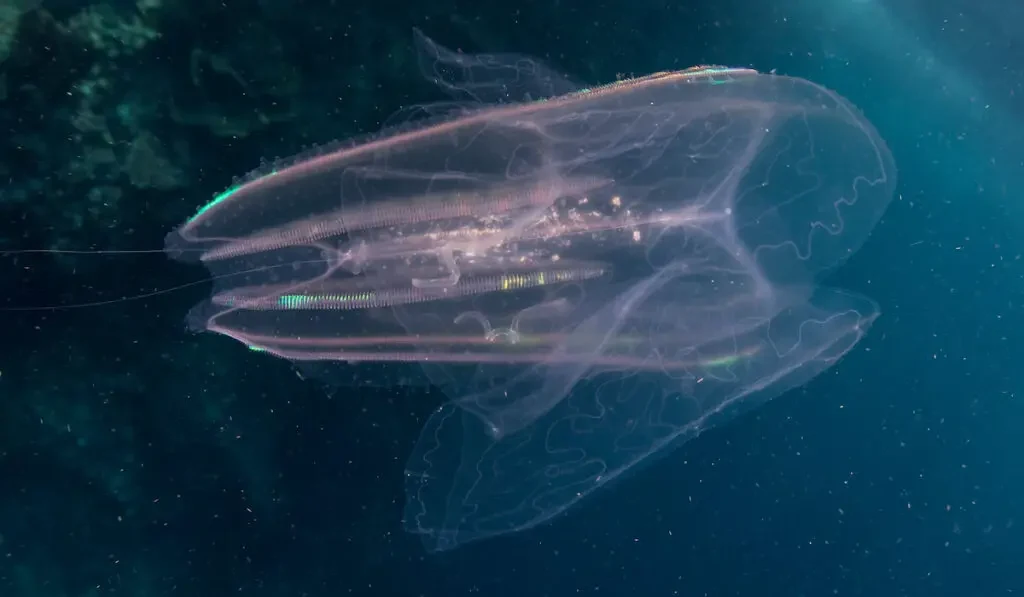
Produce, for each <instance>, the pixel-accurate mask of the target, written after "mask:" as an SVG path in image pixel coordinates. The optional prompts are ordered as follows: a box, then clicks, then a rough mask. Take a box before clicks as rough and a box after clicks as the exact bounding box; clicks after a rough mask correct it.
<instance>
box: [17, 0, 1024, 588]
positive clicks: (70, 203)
mask: <svg viewBox="0 0 1024 597" xmlns="http://www.w3.org/2000/svg"><path fill="white" fill-rule="evenodd" d="M43 4H44V6H43V8H44V9H45V10H43V11H41V10H39V9H35V10H33V11H30V12H29V13H28V14H27V15H26V16H24V17H23V18H22V19H21V25H20V27H19V29H18V37H17V38H16V39H15V43H14V44H13V45H12V48H13V49H12V50H11V52H10V55H9V57H8V58H7V59H6V60H5V61H4V62H3V63H2V65H0V68H2V69H3V70H4V80H5V93H6V95H5V96H3V97H5V98H6V99H4V100H2V101H0V122H2V123H3V125H4V131H5V134H4V139H3V141H2V143H3V153H2V154H0V171H2V173H3V175H4V179H5V181H6V183H5V185H4V187H3V190H2V193H0V218H2V219H0V239H2V241H3V244H2V247H3V248H5V249H16V248H34V247H52V248H64V249H68V248H82V249H98V248H114V249H140V248H159V245H160V240H161V239H162V238H163V236H164V234H166V232H167V231H168V230H170V229H172V228H173V227H175V226H177V225H178V224H180V222H181V221H183V220H184V219H185V218H186V217H188V216H189V215H191V214H192V213H193V212H194V210H195V209H196V208H197V207H198V206H199V205H201V204H203V203H206V202H207V201H208V200H209V198H210V197H211V196H212V195H213V194H214V193H217V192H219V191H221V190H223V189H225V188H227V187H228V186H229V185H230V184H231V180H232V177H233V176H238V175H242V174H243V173H245V172H246V171H248V170H250V169H252V168H253V167H256V166H258V165H259V160H260V158H273V157H275V156H279V155H288V154H291V153H294V152H296V151H297V150H299V149H300V148H301V146H303V145H304V144H311V143H323V142H328V141H331V140H333V139H337V138H344V137H347V136H351V135H354V134H357V133H360V132H369V131H373V130H376V129H377V128H379V126H380V124H381V123H382V122H383V121H384V120H385V119H386V118H387V117H388V115H389V114H391V113H392V112H394V111H395V110H397V109H399V108H401V107H403V106H406V105H409V104H411V103H417V102H424V101H431V100H437V99H441V98H440V97H438V96H437V95H436V92H435V91H433V90H431V89H430V87H429V85H427V84H425V83H424V82H422V81H420V80H419V79H418V74H417V72H416V69H415V66H414V65H413V64H412V54H411V44H410V31H411V28H412V27H413V26H416V27H419V28H421V29H423V30H424V31H426V32H427V33H428V34H430V35H431V36H433V37H435V38H436V39H437V40H438V41H440V42H442V43H445V44H446V45H449V46H453V47H459V48H463V49H465V50H466V51H515V52H521V53H526V54H530V55H535V56H539V57H542V58H544V59H546V60H547V61H548V62H549V63H550V64H552V65H553V66H555V67H557V68H559V69H560V70H563V71H565V72H567V73H570V74H572V75H573V76H574V78H577V79H580V80H584V81H588V82H602V81H609V80H613V79H615V78H616V76H617V75H630V74H644V73H648V72H651V71H655V70H662V69H673V68H683V67H686V66H691V65H694V64H705V63H712V64H728V65H737V66H753V67H754V68H757V69H759V70H762V71H771V70H776V71H778V72H779V73H784V74H789V75H795V76H799V77H805V78H808V79H810V80H813V81H815V82H817V83H820V84H822V85H825V86H828V87H829V88H832V89H834V90H836V91H837V92H839V93H841V94H842V95H843V96H845V97H847V98H848V99H849V100H850V101H852V102H853V103H854V104H856V105H857V106H859V107H860V108H861V109H862V110H863V111H864V113H865V115H866V116H867V118H869V119H870V120H871V121H872V122H873V123H874V124H875V125H876V126H877V128H878V130H879V132H880V133H881V135H882V136H883V137H884V138H885V139H886V141H887V142H888V144H889V146H890V148H891V150H892V152H893V155H894V157H895V160H896V163H897V166H898V168H899V175H900V184H899V187H898V189H897V193H898V195H897V198H896V200H894V202H893V203H892V205H891V206H890V208H889V210H888V211H887V213H886V215H885V217H884V219H883V221H882V222H881V223H880V225H879V226H878V227H877V228H876V229H875V231H874V233H873V235H872V237H871V238H870V239H869V241H868V242H867V244H866V245H865V246H864V247H863V249H861V250H860V252H859V253H857V254H856V256H855V257H854V258H853V259H852V260H851V261H849V262H848V263H847V264H846V265H844V267H842V268H841V269H839V270H837V271H836V272H835V273H834V274H833V275H832V277H831V278H830V279H828V280H827V283H828V284H830V285H834V286H838V287H843V288H849V289H851V290H854V291H857V292H861V293H864V294H866V295H868V296H871V297H872V298H874V299H875V300H877V301H878V303H879V304H880V306H881V310H882V315H881V317H880V318H879V320H878V321H877V322H876V323H875V324H874V326H873V328H872V330H871V333H870V334H869V335H868V336H867V337H866V338H865V339H864V340H863V341H862V342H861V343H860V344H859V345H858V346H857V348H856V349H855V350H854V351H852V352H851V353H850V354H849V355H847V357H846V358H844V359H843V360H842V361H841V362H840V363H839V364H838V365H837V366H836V367H834V368H833V369H830V370H829V371H828V372H826V373H825V374H823V375H821V376H820V377H819V378H817V379H815V380H814V381H813V382H811V383H810V384H808V385H807V386H806V387H803V388H801V389H798V390H794V391H791V392H789V393H787V394H785V395H783V396H780V397H778V398H777V399H775V400H774V401H772V402H770V403H769V404H767V405H766V406H764V407H762V408H761V409H759V410H757V411H756V412H753V413H750V414H747V415H745V416H743V417H741V418H738V419H736V420H734V421H732V422H731V423H730V424H728V425H726V426H723V427H720V428H717V429H714V430H711V431H709V432H706V433H704V434H703V435H701V436H700V437H699V438H698V439H696V440H693V441H691V442H689V443H687V444H685V445H683V446H682V447H680V448H679V449H677V450H676V451H675V452H673V453H672V454H671V455H669V456H666V457H664V458H662V459H660V460H659V461H658V462H657V463H655V464H653V465H651V466H649V467H646V468H644V469H643V470H641V471H639V472H638V473H636V474H635V475H633V476H631V477H630V478H628V479H627V480H625V481H623V482H622V483H614V484H610V485H609V486H607V487H605V488H603V490H601V491H598V492H596V493H595V494H594V495H593V496H592V497H590V498H588V499H587V500H585V501H583V502H581V503H580V504H579V505H578V506H576V507H575V508H573V509H572V510H570V511H569V512H568V513H567V514H566V515H565V516H563V517H560V518H558V519H557V520H555V521H553V522H552V523H551V524H548V525H544V526H542V527H539V528H536V529H533V530H531V531H528V532H524V533H521V534H516V535H510V536H508V537H505V538H499V539H495V540H489V541H482V542H479V543H474V544H471V545H469V546H466V547H465V549H461V550H455V551H452V552H448V553H444V554H441V555H438V556H430V557H428V556H427V555H426V554H425V553H424V551H423V549H422V547H421V545H420V544H419V541H418V539H416V538H415V537H412V536H409V535H406V534H405V533H404V532H403V531H402V525H401V514H402V508H403V500H404V495H403V491H402V489H403V479H402V470H403V467H404V462H405V459H406V457H407V456H408V454H409V453H410V451H411V450H412V448H413V445H414V442H415V440H416V437H417V435H418V433H419V430H420V427H421V425H422V424H423V421H424V420H425V418H426V417H427V416H428V415H429V414H430V413H431V412H432V411H433V410H434V409H435V408H436V407H437V406H438V405H439V404H440V403H441V401H442V400H443V399H444V398H443V395H442V394H441V393H440V392H436V391H429V390H428V389H427V388H423V387H416V388H394V387H388V384H387V383H381V384H379V385H378V387H376V388H372V389H366V388H353V387H348V388H346V387H332V388H325V387H322V386H321V385H319V384H317V383H314V382H310V381H303V380H302V379H300V378H299V377H298V376H297V375H296V373H295V371H294V370H293V369H292V368H291V367H290V366H289V365H288V364H287V363H285V362H283V361H279V360H276V359H273V358H271V357H269V356H267V355H260V354H254V353H251V352H249V351H246V350H244V348H242V347H241V346H239V345H237V344H236V343H233V342H230V341H228V340H226V339H223V338H219V337H216V336H213V335H193V334H189V333H188V332H187V331H186V329H185V325H184V315H185V313H186V312H187V310H188V308H189V306H190V305H192V304H194V303H196V302H197V301H199V300H200V299H202V298H203V297H205V296H207V294H208V290H209V289H208V287H207V286H205V285H204V284H202V283H200V284H199V285H197V286H193V287H188V288H185V289H182V290H180V291H177V292H174V293H170V294H164V295H159V296H154V297H151V298H147V299H143V300H138V301H128V302H116V303H114V304H110V305H103V306H97V307H94V308H88V309H78V310H56V311H31V312H5V313H3V315H2V319H0V337H2V343H0V592H2V594H3V595H5V596H7V595H11V596H16V597H22V596H25V597H28V596H36V595H39V596H47V597H49V596H54V597H65V596H67V597H78V596H82V595H95V596H99V595H124V596H132V597H136V596H143V595H146V596H163V595H201V596H213V595H225V594H243V595H257V596H279V595H288V596H302V595H308V596H310V597H317V596H321V595H325V596H326V595H394V596H418V595H423V596H450V595H461V594H480V595H493V596H505V595H507V596H519V595H523V594H530V595H537V596H557V597H561V596H567V595H579V594H584V595H587V594H590V595H616V596H618V595H645V596H646V595H651V596H655V595H658V596H660V595H715V596H719V595H736V596H748V595H749V596H753V595H787V596H789V595H792V596H804V595H806V596H819V595H840V596H842V595H849V596H853V595H865V596H868V595H870V596H876V595H907V596H916V595H922V596H925V595H927V596H934V595H958V596H960V595H971V596H978V597H982V596H989V595H992V596H995V595H1015V594H1018V593H1022V592H1024V572H1022V571H1021V569H1020V566H1019V563H1020V561H1021V558H1022V557H1024V532H1022V525H1024V506H1022V505H1021V504H1022V502H1021V500H1020V499H1019V498H1018V495H1019V494H1020V493H1021V492H1022V491H1024V467H1022V466H1021V464H1020V458H1019V457H1018V453H1019V452H1020V451H1021V448H1022V440H1021V439H1020V433H1019V429H1020V428H1021V426H1022V425H1024V405H1022V403H1021V392H1022V391H1024V386H1022V384H1021V382H1020V381H1019V380H1020V377H1021V376H1020V374H1019V372H1020V364H1019V363H1020V361H1021V356H1020V355H1021V352H1022V342H1024V334H1022V332H1021V330H1022V329H1024V312H1022V311H1021V308H1020V303H1021V301H1022V299H1024V293H1022V290H1021V289H1022V288H1024V286H1022V285H1024V278H1022V275H1024V263H1022V262H1021V255H1022V252H1024V241H1022V240H1021V239H1022V236H1021V234H1020V232H1019V231H1020V230H1021V229H1022V224H1021V222H1024V208H1022V207H1021V206H1020V204H1019V203H1020V202H1019V197H1020V196H1021V194H1022V192H1024V72H1022V70H1021V66H1020V64H1019V60H1016V59H1015V56H1016V54H1018V53H1019V52H1020V51H1021V48H1022V44H1024V26H1022V25H1019V24H1018V23H1019V22H1021V21H1022V19H1021V14H1020V13H1021V10H1020V8H1018V7H1016V5H1014V4H1012V3H1010V2H1008V1H1006V0H1003V1H1001V2H975V3H968V2H951V1H947V2H938V3H934V2H911V1H906V0H905V1H895V0H863V1H858V2H854V1H850V0H830V1H829V2H814V1H811V0H785V1H783V2H777V3H754V2H750V1H749V0H747V1H742V2H741V1H739V0H728V1H726V2H722V3H715V4H714V5H707V3H669V4H665V3H650V2H643V1H642V2H628V3H627V2H619V1H617V0H613V1H606V2H599V3H592V2H587V3H583V2H575V1H563V2H518V3H507V4H504V5H500V4H486V5H485V4H480V3H475V2H472V3H471V2H440V3H436V4H433V5H430V6H424V5H418V4H405V3H401V2H380V3H376V4H368V5H362V6H356V5H348V4H344V3H339V4H335V5H330V4H329V3H327V2H289V3H284V2H279V1H277V0H267V1H263V2H257V1H255V0H253V1H251V2H229V3H226V4H223V5H221V4H217V5H212V4H209V3H205V2H191V1H188V0H165V2H164V4H163V5H162V6H158V7H154V8H151V9H149V10H147V11H144V12H141V13H140V12H138V11H139V9H138V7H136V6H132V5H131V3H112V4H110V5H109V6H108V7H107V8H106V9H104V10H102V11H101V10H99V9H96V10H95V11H91V12H89V13H88V14H85V15H84V16H83V13H80V11H81V10H82V7H81V6H78V5H73V4H72V3H66V2H53V3H52V4H50V3H46V2H44V3H43ZM92 8H95V7H92ZM47 11H48V12H47ZM136 16H137V17H138V18H139V21H138V23H141V25H139V26H137V27H134V29H133V27H130V26H129V25H130V24H131V23H134V22H135V21H134V20H133V19H134V17H136ZM76 27H78V28H79V29H76ZM140 27H142V28H144V29H147V30H149V31H151V32H153V33H154V35H151V36H147V35H142V34H140V33H139V28H140ZM81 28H85V30H86V31H92V32H94V33H96V32H100V33H96V35H95V36H92V37H90V35H85V36H84V37H83V36H81V35H76V34H74V31H79V30H81ZM111 31H113V32H114V33H111ZM131 31H134V33H131V34H129V33H128V32H131ZM103 32H105V33H103ZM156 33H158V34H159V35H155V34H156ZM133 36H134V37H133ZM97 38H98V39H100V41H96V39H97ZM2 261H3V263H2V264H0V274H2V277H0V280H2V282H0V285H2V288H3V290H4V292H3V299H2V300H0V304H2V305H3V306H7V307H14V306H26V305H46V304H54V303H73V302H81V301H91V300H101V301H102V300H116V299H120V298H122V297H126V296H132V295H136V294H139V293H145V292H150V291H153V290H156V289H161V288H168V287H171V286H175V285H177V284H183V283H187V282H191V281H197V280H198V281H202V280H203V279H204V275H205V273H204V271H202V269H201V268H196V269H189V268H186V267H184V266H182V265H180V264H175V263H173V262H170V261H168V260H166V259H165V258H164V257H163V256H162V255H159V254H155V255H135V256H111V257H90V256H82V257H76V256H61V257H48V256H7V257H4V258H3V260H2Z"/></svg>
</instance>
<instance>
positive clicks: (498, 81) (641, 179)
mask: <svg viewBox="0 0 1024 597" xmlns="http://www.w3.org/2000/svg"><path fill="white" fill-rule="evenodd" d="M418 41H419V44H420V51H421V59H422V61H423V64H424V66H425V67H426V70H427V72H428V75H430V76H431V77H432V78H434V79H435V80H436V81H437V82H438V83H439V84H440V85H442V86H443V87H445V88H447V89H450V90H455V91H461V92H464V94H465V95H467V96H470V97H471V98H472V99H473V100H474V103H473V104H471V105H469V106H466V107H464V108H463V109H460V110H457V111H456V110H452V111H449V112H448V113H447V114H446V115H444V116H441V117H438V118H434V119H431V120H429V121H427V122H425V123H424V124H422V125H420V126H417V127H415V128H408V127H407V128H405V129H404V130H397V131H392V132H390V133H386V134H384V135H382V136H379V137H377V138H374V139H371V140H367V141H365V142H362V143H359V144H353V145H349V146H346V147H342V148H337V149H333V150H325V151H323V152H320V153H318V154H316V155H310V156H305V157H300V158H297V159H295V160H292V161H290V162H288V163H283V164H280V165H278V166H276V167H275V168H274V169H272V170H271V171H268V172H264V173H261V174H260V175H257V176H253V177H251V178H250V179H249V180H248V181H246V182H244V183H243V184H240V185H239V186H237V187H236V188H234V189H232V190H231V191H230V192H228V193H225V195H224V196H222V197H220V198H218V199H217V200H216V201H215V202H214V203H212V204H211V205H209V206H207V207H205V208H204V209H203V210H201V211H200V213H199V214H198V215H197V216H196V217H195V218H193V219H192V220H190V221H189V222H187V223H186V224H185V225H184V226H182V227H181V228H180V229H179V230H178V231H176V232H175V233H173V234H172V235H171V236H170V237H169V238H168V251H169V252H171V253H172V254H176V255H177V254H180V255H193V254H196V251H195V249H200V251H199V252H198V254H199V255H200V259H201V260H202V261H203V262H204V263H205V264H206V265H207V267H209V268H210V270H211V271H212V272H213V273H214V274H216V275H217V277H216V280H217V286H216V289H215V293H214V295H213V296H212V297H211V299H210V300H209V301H208V302H207V303H205V304H203V305H200V306H199V307H197V309H196V310H195V311H194V312H193V314H192V315H191V316H190V318H191V319H190V320H191V321H192V323H193V325H194V326H196V327H197V328H200V329H208V330H210V331H213V332H216V333H220V334H224V335H227V336H230V337H233V338H236V339H238V340H240V341H242V342H244V343H245V344H247V345H249V346H251V347H253V348H256V349H259V350H263V351H267V352H269V353H272V354H275V355H278V356H280V357H283V358H285V359H289V360H291V361H294V362H296V363H309V362H318V361H325V362H334V361H342V362H348V363H359V362H365V361H370V362H405V363H418V364H419V366H420V367H422V370H423V372H424V374H425V375H426V376H427V378H428V379H429V380H430V382H431V383H433V384H435V385H437V386H438V387H440V388H442V389H443V390H444V391H445V392H446V393H447V395H448V396H450V398H451V402H450V403H448V404H445V405H443V406H441V407H440V408H439V409H438V410H437V411H436V412H435V413H434V415H433V416H432V417H431V418H430V420H429V421H428V422H427V423H426V426H425V428H424V431H423V433H422V436H421V438H420V441H419V443H418V445H417V447H416V450H415V452H414V454H413V455H412V456H411V457H410V460H409V463H408V466H407V470H406V481H407V493H408V505H407V510H406V520H405V523H406V526H407V528H408V529H409V530H411V531H413V532H417V533H421V534H423V537H424V543H425V544H426V545H427V546H428V548H429V549H432V550H441V549H449V548H452V547H455V546H457V545H459V544H462V543H465V542H467V541H472V540H475V539H479V538H484V537H488V536H493V535H498V534H502V533H507V532H511V531H516V530H521V529H525V528H529V527H531V526H534V525H536V524H538V523H540V522H542V521H544V520H547V519H549V518H551V517H552V516H555V515H557V514H558V513H560V512H562V511H564V510H566V509H567V508H568V507H569V506H571V505H572V504H573V503H575V502H576V501H577V500H579V499H581V498H582V497H584V496H586V495H587V494H588V493H590V492H591V491H593V490H594V489H595V488H597V487H599V486H601V485H602V484H604V483H606V482H607V481H609V480H611V479H614V478H616V477H618V476H620V475H621V474H623V473H624V472H625V471H627V470H629V469H630V468H631V467H633V466H634V465H636V464H637V463H639V462H640V461H642V460H643V459H644V458H646V457H648V456H650V455H652V454H654V453H655V452H658V451H659V450H662V449H663V448H665V447H667V446H669V445H672V444H679V443H681V442H683V441H685V440H686V439H688V438H691V437H694V436H695V435H696V434H697V433H699V432H700V430H701V429H704V428H706V427H707V426H708V425H710V424H714V423H716V422H719V421H722V420H724V419H725V418H727V417H729V416H732V415H734V414H735V413H736V412H738V411H739V410H741V409H742V408H747V407H750V406H752V405H754V404H757V403H759V402H763V401H765V400H767V399H770V398H771V397H773V396H776V395H778V394H780V393H781V392H783V391H785V390H787V389H789V388H792V387H795V386H798V385H800V384H802V383H804V382H805V381H807V380H808V379H810V378H812V377H814V376H815V375H817V374H818V373H820V372H821V371H823V370H825V369H826V368H828V367H830V366H831V365H832V364H833V363H834V362H835V361H836V360H837V359H839V358H840V357H841V356H842V355H843V354H845V353H846V352H847V351H848V350H849V349H850V348H851V347H853V345H854V344H856V342H857V341H858V340H859V339H860V338H861V336H862V335H863V334H864V332H865V331H866V329H867V327H868V326H869V325H870V323H871V322H872V321H873V320H874V318H875V316H876V315H877V309H876V307H875V305H874V303H872V302H871V301H870V300H868V299H866V298H864V297H860V296H857V295H854V294H851V293H847V292H844V291H839V290H832V289H824V288H820V287H819V286H818V285H817V279H818V277H819V276H820V275H821V273H822V272H824V271H826V270H828V269H830V268H832V267H834V266H835V265H837V264H839V263H841V262H842V261H843V260H844V259H846V258H847V257H849V256H850V255H851V254H853V253H854V252H855V251H856V250H857V249H858V248H859V247H860V245H861V244H862V243H863V242H864V240H865V239H866V238H867V236H868V234H869V233H870V231H871V229H872V227H873V226H874V225H875V223H876V222H877V221H878V219H879V217H880V216H881V214H882V213H883V211H884V210H885V208H886V206H887V205H888V203H889V201H890V199H891V196H892V191H893V187H894V185H895V168H894V165H893V163H892V158H891V157H890V155H889V153H888V151H887V150H886V148H885V146H884V144H883V142H882V141H881V139H879V137H878V135H877V133H876V132H875V131H874V129H873V128H872V127H871V125H870V124H869V123H868V122H867V121H866V120H865V119H864V118H863V117H862V116H861V115H860V114H859V113H858V112H857V111H856V110H855V109H854V108H852V107H851V106H850V105H849V104H848V103H847V102H846V101H845V100H843V99H842V98H840V97H838V96H837V95H835V94H834V93H832V92H830V91H827V90H825V89H823V88H821V87H819V86H817V85H815V84H813V83H810V82H808V81H805V80H801V79H795V78H789V77H783V76H774V75H764V74H758V73H756V72H754V71H751V70H747V69H729V68H720V67H698V68H694V69H689V70H686V71H678V72H666V73H659V74H655V75H651V76H648V77H644V78H641V79H635V80H631V81H623V82H619V83H616V84H613V85H608V86H605V87H600V88H595V89H582V90H576V91H571V92H570V90H569V89H567V88H566V85H567V83H566V80H565V79H564V78H562V77H559V76H557V75H555V74H554V73H551V72H548V71H546V70H545V69H543V67H540V66H539V65H537V64H536V63H534V62H532V61H529V60H527V59H525V58H523V57H513V56H467V55H462V54H455V53H452V52H449V51H448V50H445V49H444V48H441V47H439V46H437V45H435V44H433V43H432V42H430V41H429V40H427V39H426V38H422V37H420V38H419V40H418ZM512 73H515V75H516V76H515V78H514V80H511V79H509V78H508V77H509V76H510V75H511V74H512ZM512 89H515V90H516V92H517V93H523V94H525V93H529V94H530V95H531V96H532V97H535V98H536V97H541V98H543V99H540V100H537V101H531V102H517V101H515V100H517V99H519V98H518V97H510V94H511V93H512V91H511V90H512ZM184 249H188V250H184Z"/></svg>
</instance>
